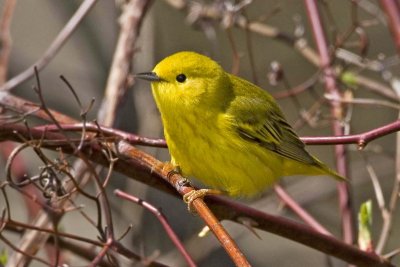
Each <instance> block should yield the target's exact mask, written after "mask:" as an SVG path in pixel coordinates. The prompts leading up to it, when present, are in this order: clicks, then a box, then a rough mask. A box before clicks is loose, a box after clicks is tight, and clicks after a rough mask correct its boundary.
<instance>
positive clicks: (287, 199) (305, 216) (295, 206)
mask: <svg viewBox="0 0 400 267" xmlns="http://www.w3.org/2000/svg"><path fill="white" fill-rule="evenodd" d="M274 191H275V193H276V194H277V195H278V196H279V198H280V199H282V200H283V202H284V203H285V205H287V206H289V207H290V209H292V210H293V212H294V213H295V214H297V216H299V217H300V218H301V219H302V220H303V221H304V222H306V223H307V224H308V225H309V226H310V227H311V228H313V229H314V230H315V231H318V232H320V233H321V234H324V235H330V236H331V235H332V234H331V233H330V232H329V231H328V230H326V228H325V227H323V226H322V225H321V224H320V223H319V222H317V221H316V220H315V219H314V218H313V217H312V216H311V215H310V214H309V213H308V212H307V211H305V210H304V209H303V208H302V207H301V206H300V205H299V203H297V202H296V201H295V200H294V199H293V198H292V197H291V196H290V195H289V194H288V193H287V192H286V191H285V190H284V189H283V188H282V187H281V186H279V185H276V186H275V187H274Z"/></svg>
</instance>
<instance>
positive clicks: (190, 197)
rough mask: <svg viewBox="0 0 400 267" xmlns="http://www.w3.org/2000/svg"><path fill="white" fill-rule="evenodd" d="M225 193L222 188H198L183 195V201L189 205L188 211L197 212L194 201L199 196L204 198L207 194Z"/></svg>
mask: <svg viewBox="0 0 400 267" xmlns="http://www.w3.org/2000/svg"><path fill="white" fill-rule="evenodd" d="M221 194H223V192H222V191H220V190H215V189H198V190H192V191H190V192H188V193H186V194H184V195H183V201H184V202H185V203H186V204H187V205H188V211H189V212H190V213H193V214H196V210H195V209H194V208H193V201H195V200H196V199H198V198H204V197H205V196H206V195H221Z"/></svg>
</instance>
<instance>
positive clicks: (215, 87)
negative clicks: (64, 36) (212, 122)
mask: <svg viewBox="0 0 400 267" xmlns="http://www.w3.org/2000/svg"><path fill="white" fill-rule="evenodd" d="M136 78H140V79H144V80H148V81H150V82H151V85H152V89H153V94H154V97H155V99H156V102H157V105H158V106H159V108H162V107H163V106H168V107H171V108H175V107H176V106H182V107H185V106H186V107H191V108H196V105H199V104H203V103H204V104H206V105H207V106H209V107H210V108H211V107H212V106H213V105H214V104H216V103H220V102H222V101H223V99H221V97H222V96H223V95H224V94H225V93H224V90H229V88H230V82H229V77H228V75H227V74H226V73H225V72H224V70H223V69H222V67H221V66H220V65H219V64H218V63H217V62H215V61H213V60H212V59H210V58H208V57H206V56H203V55H200V54H197V53H195V52H179V53H176V54H173V55H171V56H169V57H167V58H165V59H163V60H162V61H161V62H159V63H158V64H157V65H156V66H155V68H154V69H153V71H152V72H145V73H139V74H136Z"/></svg>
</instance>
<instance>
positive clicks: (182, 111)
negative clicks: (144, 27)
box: [136, 52, 343, 197]
mask: <svg viewBox="0 0 400 267" xmlns="http://www.w3.org/2000/svg"><path fill="white" fill-rule="evenodd" d="M136 77H137V78H140V79H144V80H148V81H151V86H152V91H153V95H154V98H155V101H156V103H157V106H158V109H159V110H160V113H161V117H162V122H163V125H164V134H165V138H166V141H167V144H168V148H169V151H170V154H171V163H172V164H173V165H174V166H177V167H178V166H179V169H180V171H181V172H182V175H184V176H191V177H195V178H197V179H198V180H200V181H201V182H202V183H204V184H205V185H207V186H210V187H212V188H214V189H218V190H222V191H224V192H226V193H228V194H229V195H231V196H245V197H248V196H254V195H256V194H258V193H260V192H262V191H263V190H264V189H265V188H266V187H268V186H270V185H272V184H273V183H274V182H275V181H277V180H278V179H279V178H280V177H282V176H290V175H331V176H333V177H335V178H338V179H343V178H342V177H340V176H339V175H338V174H336V173H335V172H334V171H332V170H330V169H329V168H328V167H327V166H326V165H324V164H323V163H322V162H320V161H319V160H318V159H316V158H314V157H313V156H311V155H310V154H309V153H308V152H307V151H306V150H305V149H304V144H303V143H302V142H301V141H300V139H299V137H298V136H297V134H296V133H295V132H294V131H293V129H292V128H291V126H290V125H289V124H288V123H287V122H286V119H285V117H284V115H283V113H282V111H281V109H280V108H279V106H278V104H277V103H276V102H275V100H274V99H273V97H272V96H271V95H269V94H268V93H267V92H266V91H264V90H262V89H261V88H259V87H257V86H256V85H254V84H252V83H250V82H248V81H246V80H243V79H241V78H239V77H236V76H234V75H231V74H229V73H227V72H225V71H224V70H223V69H222V67H221V66H220V65H219V64H218V63H216V62H215V61H213V60H212V59H210V58H208V57H206V56H203V55H200V54H197V53H194V52H179V53H176V54H174V55H171V56H169V57H167V58H165V59H164V60H162V61H161V62H160V63H158V64H157V66H156V67H155V68H154V70H153V71H152V72H146V73H139V74H137V75H136Z"/></svg>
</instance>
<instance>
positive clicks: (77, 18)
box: [0, 0, 97, 91]
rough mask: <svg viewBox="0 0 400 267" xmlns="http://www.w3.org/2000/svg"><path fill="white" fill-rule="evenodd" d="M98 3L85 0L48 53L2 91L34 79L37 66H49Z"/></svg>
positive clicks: (2, 87)
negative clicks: (34, 70) (31, 78)
mask: <svg viewBox="0 0 400 267" xmlns="http://www.w3.org/2000/svg"><path fill="white" fill-rule="evenodd" d="M96 2H97V0H85V1H84V2H83V3H82V4H81V6H80V7H79V8H78V10H77V11H76V12H75V14H74V15H73V16H72V17H71V19H70V20H69V21H68V22H67V24H65V26H64V28H63V29H62V30H61V31H60V32H59V34H58V35H57V37H56V38H55V39H54V41H53V42H52V43H51V45H50V46H49V48H47V50H46V52H45V53H44V54H43V55H42V56H41V57H40V58H39V59H38V60H37V61H36V62H35V63H33V64H32V65H31V66H30V67H28V68H27V69H26V70H25V71H23V72H21V73H20V74H18V75H17V76H14V77H13V78H12V79H11V80H8V81H7V83H5V84H4V85H2V86H1V87H0V91H8V90H11V89H13V88H15V87H16V86H18V85H20V84H21V83H22V82H24V81H26V80H27V79H29V78H30V77H32V76H33V75H34V72H33V67H34V66H36V67H37V68H38V69H39V70H41V69H43V68H44V67H45V66H47V64H48V63H49V62H50V61H51V60H52V59H53V58H54V57H55V56H56V55H57V53H58V51H59V50H60V49H61V47H62V46H63V45H64V44H65V43H66V41H67V40H68V38H69V37H70V36H71V35H72V33H73V32H74V31H75V30H76V29H77V26H78V25H79V23H80V22H81V21H82V19H83V18H84V17H85V16H86V14H87V13H88V12H89V11H90V10H91V8H92V7H93V6H94V4H96Z"/></svg>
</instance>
